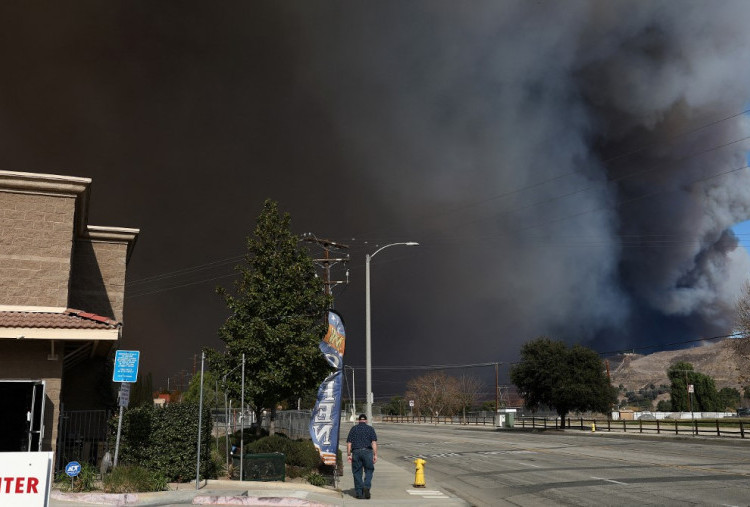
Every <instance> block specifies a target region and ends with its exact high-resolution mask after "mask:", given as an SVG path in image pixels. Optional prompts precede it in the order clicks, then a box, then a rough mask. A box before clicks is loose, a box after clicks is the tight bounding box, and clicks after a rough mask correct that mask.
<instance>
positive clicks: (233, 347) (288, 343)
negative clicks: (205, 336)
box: [209, 200, 330, 431]
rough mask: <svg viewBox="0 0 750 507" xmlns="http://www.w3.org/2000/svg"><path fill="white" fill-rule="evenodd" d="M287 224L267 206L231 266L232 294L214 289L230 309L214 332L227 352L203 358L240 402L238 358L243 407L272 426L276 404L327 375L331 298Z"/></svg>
mask: <svg viewBox="0 0 750 507" xmlns="http://www.w3.org/2000/svg"><path fill="white" fill-rule="evenodd" d="M290 223H291V218H290V216H289V214H284V215H280V214H279V211H278V205H277V204H276V203H275V202H274V201H271V200H267V201H266V202H265V204H264V205H263V211H262V213H261V214H260V216H259V217H258V221H257V226H256V228H255V231H254V234H253V235H252V236H250V237H248V238H247V255H246V256H245V262H244V263H243V264H242V265H240V266H238V267H237V269H238V271H239V272H240V275H241V276H240V279H239V281H238V282H237V284H236V292H235V294H234V295H232V294H230V293H229V292H227V291H226V290H224V289H219V290H218V292H219V294H221V295H222V296H223V297H224V300H225V302H226V304H227V307H228V308H229V310H230V316H229V318H228V319H227V320H226V322H225V323H224V325H223V326H222V327H221V328H220V329H219V337H220V338H221V340H222V341H223V342H224V343H225V344H226V353H225V354H224V355H219V354H217V353H215V352H213V353H209V362H210V364H212V365H213V366H212V369H215V370H217V372H218V374H219V375H220V376H221V377H223V376H224V375H228V377H227V387H228V389H229V390H230V392H231V393H232V396H233V398H234V399H239V397H240V368H239V366H240V364H241V360H242V359H241V358H242V354H243V353H244V354H245V361H246V362H245V400H246V401H245V402H246V403H249V405H250V406H251V407H252V409H253V410H254V411H255V414H256V420H258V421H259V420H260V415H261V412H262V411H263V410H266V409H267V410H270V411H271V417H272V420H273V417H274V415H275V410H276V406H277V404H278V403H279V402H281V401H283V400H285V399H289V398H296V397H298V396H302V395H304V393H306V392H307V391H309V390H310V389H314V388H317V386H318V385H319V384H320V382H322V381H323V380H324V379H325V377H326V372H327V370H328V365H327V363H326V361H325V359H324V358H323V355H322V354H321V352H320V350H319V349H318V345H319V343H320V339H321V337H322V336H323V335H324V333H325V329H326V323H325V312H326V310H327V309H328V308H329V307H330V298H329V297H328V296H326V295H325V293H324V290H323V284H322V282H321V280H320V279H319V278H318V277H317V276H316V273H315V266H314V264H313V261H312V259H311V258H310V256H309V254H308V252H307V250H305V249H304V248H303V247H301V246H300V244H299V241H298V238H297V236H295V235H293V234H292V232H291V230H290ZM258 431H259V429H258Z"/></svg>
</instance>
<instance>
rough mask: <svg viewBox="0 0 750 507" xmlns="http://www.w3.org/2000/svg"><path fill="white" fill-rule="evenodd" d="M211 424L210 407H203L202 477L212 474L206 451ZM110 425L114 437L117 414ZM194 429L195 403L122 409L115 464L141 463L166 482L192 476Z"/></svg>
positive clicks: (195, 421)
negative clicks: (122, 414)
mask: <svg viewBox="0 0 750 507" xmlns="http://www.w3.org/2000/svg"><path fill="white" fill-rule="evenodd" d="M211 424H212V423H211V416H210V410H209V409H208V407H204V409H203V419H202V426H203V428H202V435H203V438H202V440H203V445H202V447H201V477H202V478H210V477H214V476H215V474H216V470H215V466H214V464H213V462H212V461H211V453H210V452H209V445H210V442H211ZM110 428H111V430H112V432H113V433H112V438H113V440H114V438H115V435H116V431H117V417H114V418H113V419H112V421H111V422H110ZM197 433H198V404H197V403H173V404H170V405H166V406H164V407H150V406H142V407H138V408H134V409H130V410H126V411H125V413H124V416H123V420H122V432H121V436H120V451H119V455H118V464H119V463H122V464H132V465H139V466H142V467H144V468H147V469H149V470H152V471H153V472H156V473H160V474H162V475H164V476H165V477H166V478H167V480H169V481H170V482H187V481H191V480H195V472H196V471H195V465H196V461H197V448H196V447H197V442H196V438H197ZM113 443H114V442H113ZM112 447H114V445H113V446H112Z"/></svg>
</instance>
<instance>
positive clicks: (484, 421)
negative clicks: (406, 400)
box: [381, 415, 495, 426]
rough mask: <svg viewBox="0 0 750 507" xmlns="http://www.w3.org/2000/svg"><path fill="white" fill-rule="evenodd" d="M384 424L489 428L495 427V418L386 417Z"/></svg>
mask: <svg viewBox="0 0 750 507" xmlns="http://www.w3.org/2000/svg"><path fill="white" fill-rule="evenodd" d="M381 420H382V421H383V422H394V423H429V424H460V425H464V426H487V425H491V426H494V425H495V417H494V416H492V417H487V416H466V417H465V418H464V417H461V416H458V415H456V416H434V417H433V416H425V415H414V416H411V415H384V416H381Z"/></svg>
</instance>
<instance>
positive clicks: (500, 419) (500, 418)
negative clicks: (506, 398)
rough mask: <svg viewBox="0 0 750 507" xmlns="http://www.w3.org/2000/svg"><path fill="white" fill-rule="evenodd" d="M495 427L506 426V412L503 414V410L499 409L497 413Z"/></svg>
mask: <svg viewBox="0 0 750 507" xmlns="http://www.w3.org/2000/svg"><path fill="white" fill-rule="evenodd" d="M495 427H496V428H504V427H505V414H503V413H502V411H500V410H498V411H497V414H495Z"/></svg>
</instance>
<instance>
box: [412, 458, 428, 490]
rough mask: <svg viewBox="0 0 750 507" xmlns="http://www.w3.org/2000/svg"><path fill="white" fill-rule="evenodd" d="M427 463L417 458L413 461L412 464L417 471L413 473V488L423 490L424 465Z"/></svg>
mask: <svg viewBox="0 0 750 507" xmlns="http://www.w3.org/2000/svg"><path fill="white" fill-rule="evenodd" d="M425 463H427V462H426V461H425V460H423V459H422V458H417V459H415V460H414V464H415V465H417V470H416V471H415V473H414V487H415V488H424V487H425V484H424V464H425Z"/></svg>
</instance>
